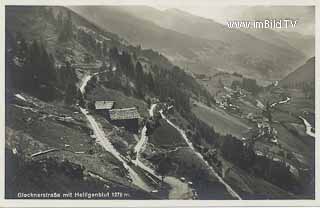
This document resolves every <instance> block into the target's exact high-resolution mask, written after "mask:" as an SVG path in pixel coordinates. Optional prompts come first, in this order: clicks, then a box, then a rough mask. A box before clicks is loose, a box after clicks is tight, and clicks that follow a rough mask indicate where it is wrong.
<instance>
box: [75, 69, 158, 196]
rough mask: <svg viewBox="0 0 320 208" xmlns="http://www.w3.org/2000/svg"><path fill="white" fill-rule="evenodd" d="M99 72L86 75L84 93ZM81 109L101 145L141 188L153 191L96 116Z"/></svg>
mask: <svg viewBox="0 0 320 208" xmlns="http://www.w3.org/2000/svg"><path fill="white" fill-rule="evenodd" d="M99 73H103V72H96V73H94V74H92V75H86V76H85V77H84V78H83V79H82V80H81V81H82V83H81V85H80V91H81V93H82V94H83V93H84V91H85V90H84V89H85V86H86V85H87V83H88V81H89V80H90V79H91V78H92V77H93V76H96V75H97V74H99ZM80 111H81V112H82V114H83V115H84V116H85V117H86V118H87V120H88V121H89V123H90V125H91V127H92V129H93V132H94V134H95V136H96V139H97V140H96V141H97V142H98V143H99V144H101V146H102V147H103V148H104V149H105V150H106V151H108V152H109V153H111V154H112V155H113V156H114V157H115V158H117V159H118V160H119V161H120V162H121V163H122V164H123V166H124V167H125V168H126V169H127V170H128V172H129V175H130V177H131V179H132V183H133V184H135V185H136V186H138V187H140V188H141V189H143V190H145V191H152V190H153V188H152V187H151V186H149V185H148V184H147V183H145V182H144V180H143V179H142V178H141V177H140V176H139V175H138V174H137V173H136V172H135V171H134V170H133V169H132V168H131V167H130V166H129V165H128V164H127V162H126V161H125V160H124V159H123V158H122V157H121V154H120V153H119V152H118V151H117V150H116V149H115V148H114V146H113V145H112V144H111V142H110V141H109V139H108V138H107V137H106V135H105V133H104V131H103V129H102V128H101V127H100V125H99V124H98V123H97V121H96V120H95V119H94V117H93V116H92V115H89V114H88V110H87V109H84V108H82V107H80Z"/></svg>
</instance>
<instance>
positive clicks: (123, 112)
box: [109, 107, 140, 120]
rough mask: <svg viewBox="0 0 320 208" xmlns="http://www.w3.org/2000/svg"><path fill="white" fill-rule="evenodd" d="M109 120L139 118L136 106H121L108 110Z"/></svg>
mask: <svg viewBox="0 0 320 208" xmlns="http://www.w3.org/2000/svg"><path fill="white" fill-rule="evenodd" d="M109 115H110V119H111V120H127V119H137V118H140V114H139V112H138V110H137V108H135V107H133V108H122V109H113V110H110V111H109Z"/></svg>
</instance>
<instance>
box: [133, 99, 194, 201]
mask: <svg viewBox="0 0 320 208" xmlns="http://www.w3.org/2000/svg"><path fill="white" fill-rule="evenodd" d="M156 106H157V104H152V105H151V107H150V109H149V115H150V118H152V117H153V116H154V110H155V108H156ZM146 131H147V127H146V126H144V127H143V128H142V130H141V137H140V140H139V141H138V143H137V145H136V146H135V147H134V150H135V152H136V159H135V160H133V161H132V162H133V163H134V164H135V165H136V166H139V167H140V168H142V169H143V170H145V171H146V172H148V173H149V174H151V175H153V176H154V177H156V178H158V179H159V180H161V176H159V175H157V174H156V172H155V171H154V170H153V169H151V168H149V167H148V166H146V165H145V164H144V163H143V162H141V161H140V152H141V151H142V150H143V148H145V146H146V143H147V141H148V137H147V136H146ZM164 182H165V183H167V184H169V186H170V187H171V189H170V190H169V199H190V198H192V196H193V194H192V191H191V188H190V187H189V185H188V184H187V183H184V182H182V181H180V180H179V179H177V178H175V177H172V176H167V177H165V178H164Z"/></svg>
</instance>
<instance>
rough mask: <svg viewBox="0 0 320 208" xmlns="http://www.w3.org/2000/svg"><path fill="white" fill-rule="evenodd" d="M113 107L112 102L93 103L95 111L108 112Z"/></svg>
mask: <svg viewBox="0 0 320 208" xmlns="http://www.w3.org/2000/svg"><path fill="white" fill-rule="evenodd" d="M113 105H114V101H96V102H95V103H94V106H95V108H96V110H110V109H111V108H113Z"/></svg>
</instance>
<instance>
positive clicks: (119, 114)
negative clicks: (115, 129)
mask: <svg viewBox="0 0 320 208" xmlns="http://www.w3.org/2000/svg"><path fill="white" fill-rule="evenodd" d="M114 105H115V101H95V103H94V106H95V110H96V111H97V112H99V113H101V114H102V115H104V116H105V117H106V118H107V120H109V121H110V123H111V124H113V125H116V126H120V127H125V128H126V129H127V130H128V131H131V132H134V133H138V130H139V119H140V118H141V117H140V114H139V112H138V110H137V108H136V107H131V108H119V109H116V108H114Z"/></svg>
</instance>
